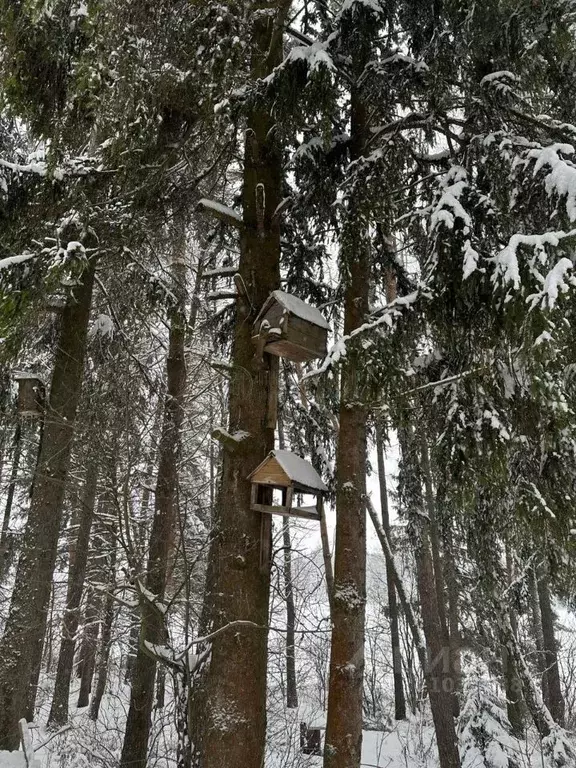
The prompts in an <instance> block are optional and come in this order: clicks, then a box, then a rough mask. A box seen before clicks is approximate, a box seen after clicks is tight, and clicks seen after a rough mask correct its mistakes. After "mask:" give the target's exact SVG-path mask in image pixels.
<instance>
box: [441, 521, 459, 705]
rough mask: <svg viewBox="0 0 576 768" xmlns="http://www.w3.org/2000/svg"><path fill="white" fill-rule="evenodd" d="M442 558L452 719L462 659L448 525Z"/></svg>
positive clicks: (454, 555)
mask: <svg viewBox="0 0 576 768" xmlns="http://www.w3.org/2000/svg"><path fill="white" fill-rule="evenodd" d="M444 558H445V559H444V564H445V567H444V575H445V578H446V589H447V594H448V642H449V646H450V665H451V667H452V676H453V679H454V702H453V704H454V717H458V716H459V715H460V699H459V695H460V694H461V690H462V659H461V637H460V614H459V594H458V581H457V570H456V553H455V550H454V539H453V536H452V529H451V527H450V523H449V524H448V525H447V528H446V544H445V548H444Z"/></svg>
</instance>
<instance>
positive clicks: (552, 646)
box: [538, 565, 565, 727]
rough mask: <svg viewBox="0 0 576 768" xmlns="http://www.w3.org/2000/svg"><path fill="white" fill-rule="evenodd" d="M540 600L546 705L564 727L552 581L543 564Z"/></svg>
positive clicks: (539, 586) (539, 582)
mask: <svg viewBox="0 0 576 768" xmlns="http://www.w3.org/2000/svg"><path fill="white" fill-rule="evenodd" d="M538 601H539V603H540V615H541V617H542V638H543V641H544V656H545V659H546V672H545V678H546V686H545V690H546V692H547V694H548V701H546V705H547V707H548V709H549V710H550V714H551V715H552V717H553V718H554V721H555V722H556V723H558V725H560V726H562V727H564V710H565V705H564V697H563V695H562V687H561V685H560V670H559V667H558V648H557V645H556V637H555V635H554V612H553V610H552V601H551V599H550V582H549V577H548V568H547V566H546V565H541V566H540V567H539V568H538Z"/></svg>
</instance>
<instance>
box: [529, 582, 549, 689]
mask: <svg viewBox="0 0 576 768" xmlns="http://www.w3.org/2000/svg"><path fill="white" fill-rule="evenodd" d="M529 588H530V611H531V613H532V625H531V628H532V634H533V637H534V643H535V644H536V663H537V666H538V670H539V672H540V685H541V690H542V698H543V700H544V701H545V702H548V701H549V697H548V688H547V682H548V681H547V679H546V655H545V653H544V634H543V632H542V615H541V613H540V601H539V599H538V576H537V574H536V570H535V569H534V568H530V573H529Z"/></svg>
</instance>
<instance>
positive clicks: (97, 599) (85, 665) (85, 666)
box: [76, 586, 102, 708]
mask: <svg viewBox="0 0 576 768" xmlns="http://www.w3.org/2000/svg"><path fill="white" fill-rule="evenodd" d="M101 609H102V595H101V593H100V591H99V590H97V589H95V588H94V586H92V587H91V588H90V590H89V592H88V600H87V603H86V610H85V612H84V632H83V634H82V645H81V646H80V665H81V676H80V690H79V692H78V703H77V705H76V706H77V707H78V708H81V707H87V706H88V703H89V701H90V691H91V690H92V678H93V677H94V668H95V665H96V649H97V645H98V633H99V632H100V611H101Z"/></svg>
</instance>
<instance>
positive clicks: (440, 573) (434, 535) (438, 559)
mask: <svg viewBox="0 0 576 768" xmlns="http://www.w3.org/2000/svg"><path fill="white" fill-rule="evenodd" d="M420 457H421V462H422V474H423V477H424V492H425V495H424V497H425V499H426V510H427V512H428V517H429V519H430V524H429V527H428V529H429V535H430V546H431V551H432V562H433V564H434V583H435V585H436V602H437V604H438V618H439V619H440V626H441V628H442V633H443V635H444V641H445V642H446V643H448V642H449V638H448V618H447V615H446V597H445V590H444V569H443V566H442V555H441V553H440V532H439V530H438V514H437V510H436V494H435V492H434V483H433V480H432V468H431V466H430V454H429V452H428V442H427V440H426V438H425V437H424V435H421V436H420Z"/></svg>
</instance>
